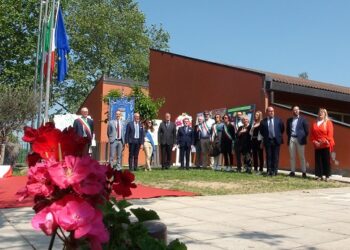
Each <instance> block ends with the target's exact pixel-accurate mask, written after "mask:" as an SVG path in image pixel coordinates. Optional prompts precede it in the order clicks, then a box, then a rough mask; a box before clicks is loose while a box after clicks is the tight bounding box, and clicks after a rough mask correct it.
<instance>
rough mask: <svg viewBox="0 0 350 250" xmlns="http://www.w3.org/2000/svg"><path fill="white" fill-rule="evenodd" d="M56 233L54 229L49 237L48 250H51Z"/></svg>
mask: <svg viewBox="0 0 350 250" xmlns="http://www.w3.org/2000/svg"><path fill="white" fill-rule="evenodd" d="M56 233H57V228H56V229H55V231H54V232H53V234H52V236H51V240H50V245H49V248H48V250H52V247H53V243H54V242H55V237H56Z"/></svg>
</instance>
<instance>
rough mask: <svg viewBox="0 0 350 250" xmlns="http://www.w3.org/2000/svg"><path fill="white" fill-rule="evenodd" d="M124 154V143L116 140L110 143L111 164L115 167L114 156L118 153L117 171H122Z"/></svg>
mask: <svg viewBox="0 0 350 250" xmlns="http://www.w3.org/2000/svg"><path fill="white" fill-rule="evenodd" d="M122 152H123V143H122V141H118V140H115V141H114V142H111V143H110V151H109V163H110V164H111V166H112V167H113V162H114V156H115V154H116V153H117V165H116V168H117V170H121V169H122Z"/></svg>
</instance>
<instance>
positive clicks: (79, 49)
mask: <svg viewBox="0 0 350 250" xmlns="http://www.w3.org/2000/svg"><path fill="white" fill-rule="evenodd" d="M61 6H62V9H63V13H64V19H65V25H66V30H67V34H68V37H69V43H70V47H71V52H70V54H69V70H68V76H67V77H66V79H67V80H66V81H64V82H63V83H60V84H54V85H53V89H52V92H51V97H52V99H51V105H55V107H57V105H56V104H59V105H60V106H61V109H63V110H66V111H69V112H76V110H77V108H78V107H79V106H80V105H81V102H82V101H83V100H84V98H85V97H86V96H87V95H88V93H89V92H90V91H91V89H92V88H93V87H94V86H95V83H96V80H97V79H99V78H100V77H101V76H103V75H105V76H107V77H113V78H119V79H120V78H131V79H134V80H136V81H147V78H148V64H149V58H148V57H149V48H155V49H163V50H167V48H168V41H169V34H168V33H167V32H166V31H165V30H164V29H163V28H162V27H161V26H156V25H146V21H145V20H146V17H145V15H144V14H143V13H142V12H141V11H140V9H139V8H138V5H137V3H136V2H135V1H134V0H100V1H96V0H74V1H69V0H61ZM39 10H40V1H38V0H25V1H24V0H18V1H13V0H0V84H11V85H16V86H18V85H22V86H27V87H31V86H32V85H33V80H34V71H35V66H34V63H35V53H36V43H37V36H38V23H39ZM54 81H55V75H54ZM61 109H59V110H58V112H60V111H61Z"/></svg>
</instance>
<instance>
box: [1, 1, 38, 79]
mask: <svg viewBox="0 0 350 250" xmlns="http://www.w3.org/2000/svg"><path fill="white" fill-rule="evenodd" d="M39 9H40V2H39V1H37V0H26V1H11V0H0V84H1V85H3V84H6V85H12V86H19V85H21V86H33V81H34V71H35V68H34V63H35V53H36V42H37V33H38V23H39Z"/></svg>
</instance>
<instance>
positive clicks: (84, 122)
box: [73, 107, 94, 155]
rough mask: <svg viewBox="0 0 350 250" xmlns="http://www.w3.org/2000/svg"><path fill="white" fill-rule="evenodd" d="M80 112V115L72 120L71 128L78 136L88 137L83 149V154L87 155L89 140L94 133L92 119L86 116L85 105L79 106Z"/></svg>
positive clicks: (87, 111)
mask: <svg viewBox="0 0 350 250" xmlns="http://www.w3.org/2000/svg"><path fill="white" fill-rule="evenodd" d="M80 114H81V117H79V118H77V119H75V120H74V123H73V128H74V130H75V132H76V133H77V134H78V135H79V136H81V137H85V138H87V139H88V141H89V143H88V144H87V145H86V147H85V148H84V150H83V155H87V154H89V150H90V146H91V141H92V138H93V134H94V122H93V120H92V119H90V118H88V115H89V110H88V108H87V107H83V108H81V110H80Z"/></svg>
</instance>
